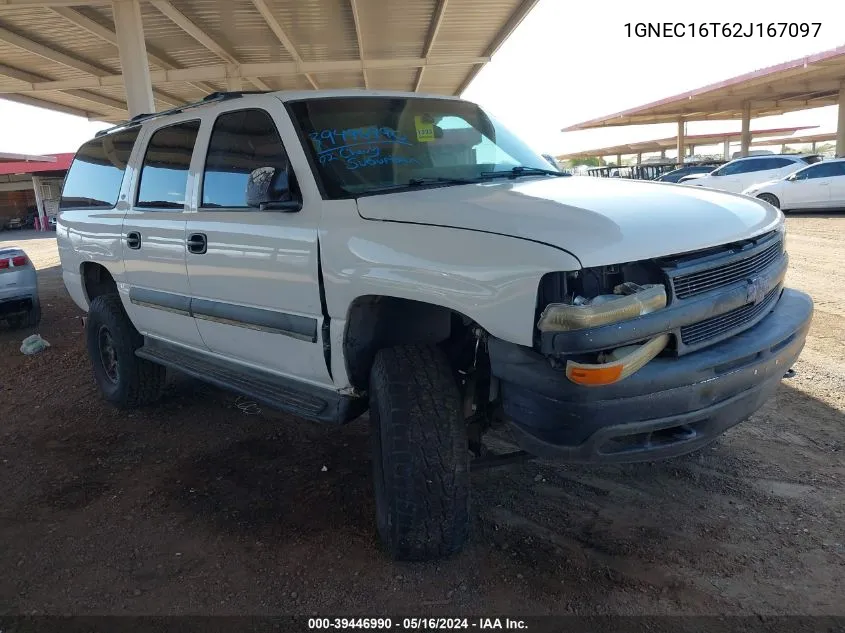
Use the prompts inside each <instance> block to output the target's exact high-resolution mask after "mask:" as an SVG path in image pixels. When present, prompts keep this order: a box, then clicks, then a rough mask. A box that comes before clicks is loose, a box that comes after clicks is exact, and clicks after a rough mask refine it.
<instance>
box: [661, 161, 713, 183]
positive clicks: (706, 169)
mask: <svg viewBox="0 0 845 633" xmlns="http://www.w3.org/2000/svg"><path fill="white" fill-rule="evenodd" d="M714 169H716V167H715V166H713V165H687V166H686V167H679V168H678V169H673V170H672V171H667V172H666V173H665V174H663V175H661V176H658V177H657V178H655V180H656V181H658V182H678V181H679V180H680V179H681V178H683V177H684V176H691V175H704V174H709V173H710V172H711V171H713V170H714Z"/></svg>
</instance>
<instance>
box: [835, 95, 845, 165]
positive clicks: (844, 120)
mask: <svg viewBox="0 0 845 633" xmlns="http://www.w3.org/2000/svg"><path fill="white" fill-rule="evenodd" d="M836 157H837V158H845V81H843V82H842V83H840V84H839V116H838V118H837V123H836Z"/></svg>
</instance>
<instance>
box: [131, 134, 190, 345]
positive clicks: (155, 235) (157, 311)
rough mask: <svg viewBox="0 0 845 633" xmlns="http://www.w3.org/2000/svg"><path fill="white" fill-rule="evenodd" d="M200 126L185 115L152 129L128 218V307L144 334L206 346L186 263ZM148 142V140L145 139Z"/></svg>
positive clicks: (136, 179) (133, 187)
mask: <svg viewBox="0 0 845 633" xmlns="http://www.w3.org/2000/svg"><path fill="white" fill-rule="evenodd" d="M199 129H200V122H199V121H198V120H185V121H181V122H179V123H175V124H174V123H170V124H168V125H164V126H160V127H157V128H154V129H148V130H147V134H146V139H148V142H147V144H146V149H145V151H144V154H143V156H144V160H143V163H142V165H141V168H140V170H139V171H138V172H137V175H136V178H135V182H134V183H133V186H131V187H130V189H129V190H130V192H131V193H130V195H131V196H133V200H132V206H131V209H130V210H129V211H127V213H126V215H125V216H124V219H123V259H124V262H125V266H126V281H127V283H128V284H129V302H128V304H127V309H128V311H129V313H130V315H131V317H132V322H133V323H134V324H135V326H136V327H137V328H138V330H139V331H140V332H141V333H142V334H146V335H148V336H152V337H155V338H160V339H164V340H166V341H170V342H173V343H178V344H181V345H187V346H189V347H192V348H201V349H204V345H203V342H202V338H201V337H200V334H199V331H198V329H197V326H196V322H195V321H194V319H193V318H192V317H191V312H190V301H191V292H190V286H189V285H188V270H187V266H186V263H185V252H186V249H185V223H186V216H187V213H186V202H185V201H186V199H187V191H188V180H189V179H188V173H189V167H190V164H191V155H192V153H193V150H194V144H195V143H196V139H197V134H198V132H199ZM142 142H143V141H142Z"/></svg>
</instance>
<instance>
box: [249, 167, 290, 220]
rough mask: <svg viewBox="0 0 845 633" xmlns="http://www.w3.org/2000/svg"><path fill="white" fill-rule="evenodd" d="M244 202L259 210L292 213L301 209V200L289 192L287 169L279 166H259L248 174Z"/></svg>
mask: <svg viewBox="0 0 845 633" xmlns="http://www.w3.org/2000/svg"><path fill="white" fill-rule="evenodd" d="M246 203H247V205H248V206H250V207H252V208H255V209H260V210H261V211H287V212H290V213H293V212H296V211H299V210H301V209H302V201H301V200H296V199H295V198H294V196H293V193H292V192H291V188H290V176H289V174H288V170H287V169H281V168H279V167H259V168H258V169H255V170H253V171H252V172H251V173H250V174H249V179H248V180H247V184H246Z"/></svg>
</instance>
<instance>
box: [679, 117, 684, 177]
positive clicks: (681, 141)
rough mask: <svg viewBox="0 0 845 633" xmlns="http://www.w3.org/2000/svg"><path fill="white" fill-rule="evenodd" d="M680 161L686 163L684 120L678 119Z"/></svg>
mask: <svg viewBox="0 0 845 633" xmlns="http://www.w3.org/2000/svg"><path fill="white" fill-rule="evenodd" d="M678 162H679V163H680V164H681V165H682V166H683V164H684V120H683V119H678Z"/></svg>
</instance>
